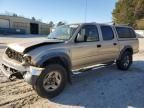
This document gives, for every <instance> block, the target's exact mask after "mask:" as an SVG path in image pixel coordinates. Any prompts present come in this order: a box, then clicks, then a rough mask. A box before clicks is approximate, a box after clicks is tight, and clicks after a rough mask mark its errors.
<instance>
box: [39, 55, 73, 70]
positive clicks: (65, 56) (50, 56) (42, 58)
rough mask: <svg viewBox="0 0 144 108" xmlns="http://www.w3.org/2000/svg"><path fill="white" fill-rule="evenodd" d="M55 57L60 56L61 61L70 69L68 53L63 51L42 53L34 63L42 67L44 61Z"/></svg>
mask: <svg viewBox="0 0 144 108" xmlns="http://www.w3.org/2000/svg"><path fill="white" fill-rule="evenodd" d="M56 57H59V58H61V60H63V62H65V63H66V64H67V65H68V67H69V69H71V66H72V64H71V60H70V57H69V56H68V54H66V53H63V52H55V53H54V52H52V53H48V54H46V55H43V56H42V57H41V59H39V60H38V61H36V65H37V66H40V67H42V66H43V64H44V63H45V62H46V61H48V60H50V59H53V58H56Z"/></svg>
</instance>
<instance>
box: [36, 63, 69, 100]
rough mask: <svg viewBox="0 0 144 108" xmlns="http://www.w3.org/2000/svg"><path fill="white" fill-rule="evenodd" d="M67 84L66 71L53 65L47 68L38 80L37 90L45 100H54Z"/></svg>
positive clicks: (59, 66)
mask: <svg viewBox="0 0 144 108" xmlns="http://www.w3.org/2000/svg"><path fill="white" fill-rule="evenodd" d="M66 82H67V75H66V70H65V69H64V67H63V66H61V65H59V64H51V65H48V66H47V67H46V69H45V70H44V71H43V72H42V74H41V75H40V77H39V78H38V80H37V82H36V85H35V90H36V92H37V93H38V94H39V95H40V96H41V97H44V98H53V97H55V96H57V95H59V94H60V93H61V92H62V91H63V89H64V87H65V85H66Z"/></svg>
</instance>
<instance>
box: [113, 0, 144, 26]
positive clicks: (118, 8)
mask: <svg viewBox="0 0 144 108" xmlns="http://www.w3.org/2000/svg"><path fill="white" fill-rule="evenodd" d="M112 14H113V22H115V23H117V24H129V25H131V26H135V24H136V20H139V19H141V18H144V0H119V1H118V2H116V5H115V9H114V10H113V13H112Z"/></svg>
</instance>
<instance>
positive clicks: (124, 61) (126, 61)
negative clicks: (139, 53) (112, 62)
mask: <svg viewBox="0 0 144 108" xmlns="http://www.w3.org/2000/svg"><path fill="white" fill-rule="evenodd" d="M132 62H133V57H132V53H131V52H129V51H126V52H124V53H123V55H122V57H121V59H120V60H117V62H116V64H117V67H118V69H120V70H128V69H129V67H130V66H131V64H132Z"/></svg>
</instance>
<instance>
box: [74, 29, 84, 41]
mask: <svg viewBox="0 0 144 108" xmlns="http://www.w3.org/2000/svg"><path fill="white" fill-rule="evenodd" d="M84 36H85V30H84V29H82V30H81V31H80V33H78V35H77V38H76V42H84Z"/></svg>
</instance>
